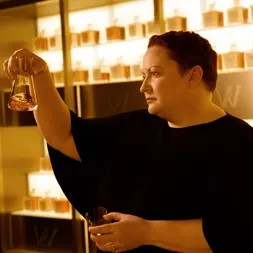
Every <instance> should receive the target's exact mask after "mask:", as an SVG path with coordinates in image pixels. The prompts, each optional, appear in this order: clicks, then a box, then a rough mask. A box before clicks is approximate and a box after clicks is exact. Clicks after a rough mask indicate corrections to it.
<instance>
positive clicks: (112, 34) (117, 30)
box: [106, 19, 126, 41]
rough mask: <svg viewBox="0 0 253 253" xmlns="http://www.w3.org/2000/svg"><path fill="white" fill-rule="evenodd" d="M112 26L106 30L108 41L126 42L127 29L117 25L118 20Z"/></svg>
mask: <svg viewBox="0 0 253 253" xmlns="http://www.w3.org/2000/svg"><path fill="white" fill-rule="evenodd" d="M112 23H113V24H112V26H110V27H107V28H106V39H107V41H113V40H125V38H126V34H125V27H123V26H119V25H117V20H116V19H115V20H113V22H112Z"/></svg>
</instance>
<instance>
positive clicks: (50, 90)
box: [4, 49, 80, 160]
mask: <svg viewBox="0 0 253 253" xmlns="http://www.w3.org/2000/svg"><path fill="white" fill-rule="evenodd" d="M17 57H25V58H30V57H32V58H33V61H32V62H33V64H32V66H29V65H27V66H23V69H24V70H25V72H29V73H31V74H33V76H34V88H35V92H36V98H37V103H38V109H37V111H35V112H34V116H35V119H36V122H37V125H38V127H39V128H40V131H41V132H42V134H43V136H44V138H45V139H46V141H47V142H48V144H49V145H50V146H52V147H53V148H55V149H57V150H59V151H60V152H62V153H63V154H65V155H67V156H69V157H71V158H73V159H76V160H80V157H79V155H78V152H77V149H76V146H75V143H74V140H73V137H72V134H71V117H70V112H69V109H68V107H67V105H66V104H65V103H64V101H63V100H62V99H61V97H60V95H59V93H58V91H57V89H56V88H55V85H54V83H53V80H52V77H51V73H50V72H49V70H48V67H47V64H46V62H45V61H44V60H42V59H41V58H40V57H38V56H37V55H35V54H33V53H32V52H30V51H28V50H26V49H21V50H18V51H15V52H14V54H13V55H12V56H11V57H10V58H9V59H8V60H6V61H5V62H4V70H5V72H6V74H7V75H8V76H9V77H10V78H11V79H15V78H16V76H17V74H18V68H17ZM26 68H29V69H26Z"/></svg>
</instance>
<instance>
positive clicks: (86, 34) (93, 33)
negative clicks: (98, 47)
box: [80, 24, 100, 45]
mask: <svg viewBox="0 0 253 253" xmlns="http://www.w3.org/2000/svg"><path fill="white" fill-rule="evenodd" d="M99 40H100V34H99V31H97V30H94V29H93V28H92V25H91V24H88V26H87V29H86V30H85V31H83V32H81V33H80V42H81V45H87V44H88V45H89V44H90V45H92V44H98V43H99Z"/></svg>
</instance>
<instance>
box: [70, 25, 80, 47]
mask: <svg viewBox="0 0 253 253" xmlns="http://www.w3.org/2000/svg"><path fill="white" fill-rule="evenodd" d="M70 30H71V32H70V45H71V47H79V46H80V44H81V42H80V41H81V39H80V34H79V33H77V32H75V30H74V28H73V27H71V29H70Z"/></svg>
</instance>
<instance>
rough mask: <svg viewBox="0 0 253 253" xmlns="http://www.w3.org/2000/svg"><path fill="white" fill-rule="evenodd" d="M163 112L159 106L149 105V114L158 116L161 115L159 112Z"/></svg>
mask: <svg viewBox="0 0 253 253" xmlns="http://www.w3.org/2000/svg"><path fill="white" fill-rule="evenodd" d="M160 111H161V110H160V108H159V106H158V105H155V104H154V105H152V104H151V105H149V106H148V112H149V113H150V114H153V115H157V114H159V112H160Z"/></svg>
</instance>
